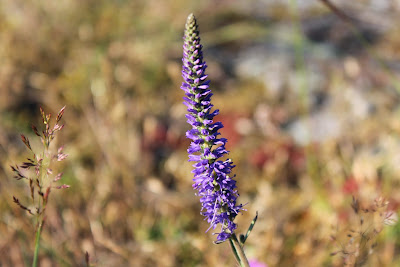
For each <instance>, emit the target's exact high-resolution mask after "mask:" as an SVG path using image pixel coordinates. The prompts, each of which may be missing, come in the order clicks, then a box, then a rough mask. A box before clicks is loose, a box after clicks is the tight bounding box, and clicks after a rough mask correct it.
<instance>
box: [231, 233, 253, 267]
mask: <svg viewBox="0 0 400 267" xmlns="http://www.w3.org/2000/svg"><path fill="white" fill-rule="evenodd" d="M230 240H231V241H232V242H231V244H233V247H232V250H233V253H234V254H235V257H236V258H238V259H239V264H240V266H241V267H250V264H249V261H248V260H247V258H246V254H244V250H243V247H242V246H241V245H240V243H239V240H238V239H237V237H236V234H235V233H233V234H232V235H231V237H230Z"/></svg>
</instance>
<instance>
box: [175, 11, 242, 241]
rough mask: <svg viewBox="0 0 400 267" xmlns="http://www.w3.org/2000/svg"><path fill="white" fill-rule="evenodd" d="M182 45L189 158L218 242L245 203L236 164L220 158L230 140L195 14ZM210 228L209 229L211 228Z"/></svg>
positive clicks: (229, 231) (230, 230)
mask: <svg viewBox="0 0 400 267" xmlns="http://www.w3.org/2000/svg"><path fill="white" fill-rule="evenodd" d="M183 39H184V45H183V59H182V61H183V67H182V76H183V79H184V82H183V83H182V86H181V89H182V90H184V91H185V95H186V97H184V98H183V99H184V100H185V101H184V104H185V105H186V106H187V107H188V109H187V111H188V114H187V115H186V118H187V122H188V123H189V124H190V125H191V126H192V129H191V130H189V131H187V132H186V137H188V138H190V139H192V142H191V144H190V147H189V149H188V153H189V161H194V162H195V164H194V165H193V167H194V170H193V171H192V173H194V178H193V181H194V184H193V187H194V188H195V189H197V190H198V195H199V196H200V202H201V204H202V210H201V214H202V215H204V216H205V217H206V219H207V221H208V222H209V223H210V228H213V229H215V228H216V226H217V225H218V224H221V232H220V233H218V237H217V243H220V242H223V241H225V240H226V239H228V238H229V237H230V236H231V234H232V233H233V231H234V230H235V229H236V227H237V226H236V224H235V223H234V222H233V220H234V219H235V217H236V215H237V214H238V213H239V211H240V210H241V209H242V207H243V205H242V204H240V205H236V199H237V197H238V196H239V194H238V193H237V190H236V181H235V180H234V179H233V178H234V177H235V176H232V175H231V170H232V168H233V167H235V166H234V165H233V163H232V161H231V160H230V159H226V160H224V161H222V160H218V159H220V158H221V157H223V156H224V155H225V154H228V151H227V150H226V149H225V144H226V142H227V140H226V139H225V138H219V137H218V136H219V135H220V133H219V129H221V128H223V125H222V123H221V122H213V118H214V117H215V116H216V115H217V114H218V113H219V110H218V109H216V110H214V111H212V107H213V105H212V104H211V96H212V93H211V90H210V89H209V80H207V75H206V74H205V70H206V68H207V65H206V62H205V61H203V53H202V45H201V44H200V36H199V31H198V25H197V22H196V19H195V17H194V15H193V14H190V15H189V17H188V18H187V21H186V25H185V35H184V38H183ZM210 228H209V229H210Z"/></svg>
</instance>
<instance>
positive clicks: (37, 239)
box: [32, 222, 43, 267]
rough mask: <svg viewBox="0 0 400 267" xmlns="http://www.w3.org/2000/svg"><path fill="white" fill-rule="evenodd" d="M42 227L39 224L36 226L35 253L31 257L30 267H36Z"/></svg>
mask: <svg viewBox="0 0 400 267" xmlns="http://www.w3.org/2000/svg"><path fill="white" fill-rule="evenodd" d="M42 225H43V223H42V222H40V223H39V224H38V228H37V230H36V238H35V253H34V255H33V262H32V267H37V260H38V255H39V246H40V234H41V232H42Z"/></svg>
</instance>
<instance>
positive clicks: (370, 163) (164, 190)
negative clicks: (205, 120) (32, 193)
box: [0, 0, 400, 267]
mask: <svg viewBox="0 0 400 267" xmlns="http://www.w3.org/2000/svg"><path fill="white" fill-rule="evenodd" d="M332 3H333V4H334V5H335V6H330V4H329V2H327V1H322V0H321V1H319V0H303V1H296V0H286V1H282V0H280V1H278V0H247V1H228V0H219V1H208V0H207V1H183V0H178V1H169V0H168V1H156V0H146V1H144V0H133V1H125V0H118V1H117V0H115V1H106V0H86V1H78V0H68V1H67V0H59V1H38V0H34V1H23V0H12V1H11V0H2V1H0V62H1V63H0V163H1V164H0V170H1V174H0V175H1V179H0V236H1V238H0V265H1V266H24V265H30V263H31V261H32V255H33V244H34V231H35V228H34V223H32V222H33V220H32V218H30V216H28V214H26V212H24V211H23V210H21V209H19V208H18V206H17V205H15V203H13V198H12V197H13V196H18V197H20V199H21V201H28V200H29V186H27V184H26V183H25V182H24V181H16V180H15V179H13V174H12V172H11V170H10V167H9V165H11V164H12V165H15V164H17V163H20V162H21V161H22V160H25V159H26V158H27V157H28V156H30V154H29V152H28V151H27V150H26V148H25V146H24V144H23V143H22V142H21V140H20V136H19V134H20V133H22V134H24V135H26V136H27V137H29V138H30V140H31V143H32V146H33V148H34V149H40V144H39V141H38V140H36V139H37V138H36V137H35V135H34V133H33V131H32V130H31V128H30V125H31V123H34V124H36V125H40V112H39V107H40V106H41V107H43V108H44V110H45V111H46V112H50V113H52V114H53V116H55V115H56V114H57V112H58V111H59V110H60V109H61V107H63V106H64V105H66V106H67V108H66V112H65V115H64V117H63V120H62V121H63V123H65V128H64V129H63V131H62V132H61V133H60V134H59V135H58V136H57V137H56V140H55V143H56V144H54V146H56V145H58V146H59V145H65V149H64V151H65V152H66V153H68V154H69V157H68V158H67V159H66V160H65V161H63V163H62V164H61V165H59V169H60V170H62V171H63V172H64V176H63V178H62V179H63V180H62V183H66V184H69V185H70V186H71V187H70V188H69V189H66V190H59V191H57V190H53V191H52V194H51V196H50V202H49V205H48V207H47V210H46V212H47V220H46V225H45V227H44V232H43V239H42V247H41V253H40V266H85V252H86V251H87V252H88V253H89V255H90V263H91V264H92V265H94V266H235V264H236V263H235V261H234V257H232V255H231V251H230V247H229V245H228V244H227V243H224V244H221V245H213V244H212V242H213V241H214V240H215V238H216V237H215V236H213V235H212V234H211V231H210V232H208V233H205V231H206V230H207V228H208V227H209V225H208V224H207V222H206V221H203V217H202V216H201V215H200V214H199V213H200V203H199V199H198V197H197V196H195V195H194V193H195V192H194V191H193V189H192V186H191V184H192V180H191V179H192V174H191V172H190V171H191V164H190V163H189V162H187V159H188V156H187V153H186V149H187V147H188V145H189V143H190V142H189V140H188V139H186V138H185V131H186V130H188V129H189V125H188V124H187V123H186V118H185V113H186V110H185V106H184V105H183V104H182V97H183V95H184V92H183V91H182V90H181V89H180V85H181V83H182V78H181V73H180V72H181V57H182V44H183V41H182V36H183V29H184V25H185V21H186V17H187V16H188V14H190V13H192V12H193V13H194V14H195V16H196V17H197V20H198V23H199V25H200V34H201V38H202V44H203V46H204V57H205V60H206V62H207V64H208V66H209V67H208V69H207V73H208V74H209V79H210V80H211V88H212V90H213V92H214V96H213V104H214V105H215V107H216V108H218V109H220V111H221V112H220V113H221V114H220V115H219V116H217V117H216V118H217V120H219V121H221V122H222V123H223V124H224V125H225V128H224V129H222V136H223V137H225V138H228V140H229V141H228V144H227V149H228V150H230V151H231V152H230V155H229V156H230V158H232V159H233V162H234V163H235V165H236V168H235V169H234V171H235V173H236V175H237V177H236V178H237V181H238V183H237V185H238V191H239V193H240V198H239V201H240V202H241V203H244V204H246V209H247V211H245V212H243V214H241V215H239V216H237V218H236V222H237V223H238V225H239V229H238V232H239V233H241V232H245V231H246V230H247V227H248V225H249V224H250V222H251V220H252V219H253V217H254V216H255V213H256V211H258V213H259V219H258V222H257V224H256V226H255V228H254V230H253V232H252V234H251V236H250V238H249V239H248V241H247V242H246V253H247V255H248V257H249V258H250V259H252V260H257V261H259V262H260V263H264V264H268V266H270V267H271V266H343V265H344V264H348V266H354V264H353V263H352V259H354V257H358V258H357V261H356V265H357V266H362V265H363V264H364V265H365V266H398V265H399V264H400V256H399V253H398V252H399V249H400V244H399V235H400V226H399V225H398V224H397V223H391V224H392V225H391V226H385V227H383V224H384V223H387V222H388V219H393V220H395V219H396V216H397V209H398V206H399V203H400V154H399V153H400V136H399V135H400V101H399V100H400V82H399V73H400V27H399V23H398V18H399V12H400V2H399V1H395V0H383V1H372V0H370V1H368V0H365V1H363V0H357V1H344V0H334V1H333V0H332ZM34 140H35V141H34ZM353 197H354V199H355V200H353ZM379 197H384V198H385V199H386V200H388V201H389V204H388V205H382V207H381V206H379V204H376V203H377V202H376V201H375V200H376V199H377V198H379ZM378 202H379V201H378ZM352 203H353V204H352ZM352 205H353V207H352ZM357 207H361V208H360V209H361V210H363V211H362V212H361V211H360V210H359V209H358V208H357ZM355 211H358V213H356V212H355ZM387 212H392V213H387ZM388 214H389V215H388ZM348 231H350V232H351V234H349V232H348ZM375 241H376V242H375ZM363 250H365V251H367V253H366V254H365V255H367V256H365V255H364V254H363V253H361V252H360V251H363ZM331 254H335V255H331ZM364 256H365V257H364ZM352 257H353V258H352ZM352 264H353V265H352Z"/></svg>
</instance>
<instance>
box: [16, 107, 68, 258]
mask: <svg viewBox="0 0 400 267" xmlns="http://www.w3.org/2000/svg"><path fill="white" fill-rule="evenodd" d="M64 110H65V107H63V108H62V109H61V110H60V111H59V113H58V115H57V118H56V123H55V124H54V126H53V127H52V128H51V127H50V118H51V114H45V113H44V111H43V109H42V108H40V113H41V115H42V122H43V128H44V129H43V131H39V130H38V129H37V128H36V126H34V125H32V130H33V131H34V133H35V134H36V135H37V136H38V137H39V138H40V140H41V143H42V145H43V150H41V151H40V152H39V151H38V152H37V151H36V150H35V149H33V148H32V146H31V144H30V142H29V139H28V137H26V136H25V135H21V139H22V142H23V143H24V144H25V146H26V147H27V148H28V150H29V151H30V152H31V157H29V158H28V160H27V161H26V162H23V163H22V164H21V165H15V166H11V170H12V171H13V172H14V175H15V176H14V178H15V179H17V180H27V181H28V183H29V192H30V199H31V203H30V204H28V205H26V204H22V203H21V201H20V200H19V199H18V198H17V197H15V196H14V197H13V199H14V203H15V204H17V205H18V206H19V207H20V208H21V209H23V210H25V211H27V212H28V213H29V214H30V215H33V216H34V217H35V218H36V237H35V251H34V256H33V263H32V266H37V262H38V255H39V245H40V236H41V231H42V228H43V225H44V222H45V211H46V206H47V203H48V200H49V195H50V192H51V190H53V189H64V188H69V185H66V184H63V185H54V184H55V183H56V182H58V181H59V180H60V179H61V177H62V175H63V173H62V172H60V173H58V174H53V169H52V168H53V165H54V163H55V161H57V162H58V161H62V160H64V159H65V158H67V156H68V155H67V154H64V153H63V148H64V147H63V146H61V147H59V148H58V149H57V152H56V153H51V151H50V144H51V142H52V141H53V140H54V138H55V136H56V134H57V132H59V131H61V130H62V129H63V128H64V125H63V124H61V125H60V124H59V123H60V121H61V118H62V116H63V114H64Z"/></svg>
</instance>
